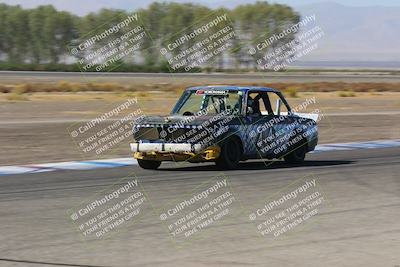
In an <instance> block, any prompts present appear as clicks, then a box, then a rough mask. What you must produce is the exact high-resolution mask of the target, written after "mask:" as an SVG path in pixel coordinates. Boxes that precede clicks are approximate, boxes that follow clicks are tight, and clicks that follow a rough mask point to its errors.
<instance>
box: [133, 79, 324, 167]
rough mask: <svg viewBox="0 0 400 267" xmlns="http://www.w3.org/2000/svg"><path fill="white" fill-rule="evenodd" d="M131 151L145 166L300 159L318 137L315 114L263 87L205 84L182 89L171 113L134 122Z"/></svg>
mask: <svg viewBox="0 0 400 267" xmlns="http://www.w3.org/2000/svg"><path fill="white" fill-rule="evenodd" d="M133 138H134V142H133V143H131V150H132V152H133V153H134V158H136V159H137V160H138V163H139V165H140V166H141V167H142V168H144V169H156V168H158V167H159V166H160V164H161V162H162V161H188V162H207V161H212V162H215V163H216V165H217V166H218V167H220V168H221V169H234V168H236V167H237V166H238V163H239V162H240V161H244V160H247V159H274V158H276V159H280V158H284V159H285V161H286V162H289V163H301V162H303V161H304V158H305V155H306V153H307V152H309V151H312V150H314V148H315V146H316V145H317V142H318V128H317V123H316V119H315V118H312V116H311V117H310V116H304V115H301V114H297V113H294V112H293V111H292V110H291V108H290V106H289V104H288V103H287V101H286V100H285V98H284V97H283V95H282V93H281V92H279V91H278V90H275V89H272V88H265V87H237V86H201V87H191V88H188V89H186V90H185V91H184V93H183V95H182V96H181V98H180V99H179V101H178V102H177V103H176V105H175V107H174V108H173V110H172V112H171V114H170V115H168V116H144V117H142V118H141V120H140V121H136V122H135V124H134V126H133Z"/></svg>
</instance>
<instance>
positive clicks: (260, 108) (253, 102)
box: [247, 92, 272, 116]
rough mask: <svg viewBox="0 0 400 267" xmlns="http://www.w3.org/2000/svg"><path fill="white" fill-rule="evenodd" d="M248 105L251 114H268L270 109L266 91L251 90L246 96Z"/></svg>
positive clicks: (270, 111) (270, 112)
mask: <svg viewBox="0 0 400 267" xmlns="http://www.w3.org/2000/svg"><path fill="white" fill-rule="evenodd" d="M247 104H248V106H249V107H251V108H252V110H253V115H263V116H266V115H270V114H272V109H271V106H270V102H269V99H268V94H267V92H252V93H250V94H249V96H248V103H247Z"/></svg>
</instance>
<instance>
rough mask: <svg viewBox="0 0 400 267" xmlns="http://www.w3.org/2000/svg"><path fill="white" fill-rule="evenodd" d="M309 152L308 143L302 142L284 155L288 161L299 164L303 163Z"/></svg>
mask: <svg viewBox="0 0 400 267" xmlns="http://www.w3.org/2000/svg"><path fill="white" fill-rule="evenodd" d="M306 153H307V144H306V143H301V144H300V145H299V147H297V148H295V149H294V150H293V151H291V152H290V153H289V154H287V155H286V156H284V157H283V158H284V159H285V162H286V163H290V164H299V163H303V162H304V159H305V157H306Z"/></svg>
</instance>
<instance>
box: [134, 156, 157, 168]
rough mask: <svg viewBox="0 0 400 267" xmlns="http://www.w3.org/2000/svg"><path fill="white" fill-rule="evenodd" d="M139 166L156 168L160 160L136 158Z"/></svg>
mask: <svg viewBox="0 0 400 267" xmlns="http://www.w3.org/2000/svg"><path fill="white" fill-rule="evenodd" d="M137 161H138V163H139V166H140V167H142V168H143V169H146V170H156V169H157V168H158V167H160V165H161V161H155V160H144V159H138V160H137Z"/></svg>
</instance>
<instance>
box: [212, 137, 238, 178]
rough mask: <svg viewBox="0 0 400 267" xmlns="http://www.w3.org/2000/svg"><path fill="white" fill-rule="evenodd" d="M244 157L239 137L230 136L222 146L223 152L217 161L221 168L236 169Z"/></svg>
mask: <svg viewBox="0 0 400 267" xmlns="http://www.w3.org/2000/svg"><path fill="white" fill-rule="evenodd" d="M241 159H242V145H241V143H240V141H239V140H238V139H237V138H230V139H228V140H227V141H226V142H224V143H223V144H222V146H221V154H220V155H219V157H218V159H217V160H216V161H215V164H216V165H217V167H218V168H219V169H224V170H230V169H235V168H236V167H237V166H238V165H239V161H240V160H241Z"/></svg>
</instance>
